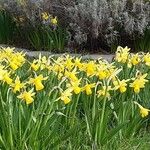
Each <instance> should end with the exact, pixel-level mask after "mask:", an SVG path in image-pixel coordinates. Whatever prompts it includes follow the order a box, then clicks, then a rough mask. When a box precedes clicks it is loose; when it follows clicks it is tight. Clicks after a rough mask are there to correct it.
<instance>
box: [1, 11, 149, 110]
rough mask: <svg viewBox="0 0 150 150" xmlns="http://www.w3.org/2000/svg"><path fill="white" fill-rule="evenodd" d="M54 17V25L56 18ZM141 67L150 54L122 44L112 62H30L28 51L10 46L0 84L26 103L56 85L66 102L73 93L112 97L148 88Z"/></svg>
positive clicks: (45, 59)
mask: <svg viewBox="0 0 150 150" xmlns="http://www.w3.org/2000/svg"><path fill="white" fill-rule="evenodd" d="M42 18H43V19H44V20H48V19H49V18H50V15H49V14H48V13H43V14H42ZM53 19H54V20H53V23H54V24H55V23H56V18H53ZM116 62H117V63H116ZM119 64H120V66H119ZM122 64H126V66H127V67H129V66H130V67H129V68H127V70H128V75H125V73H124V70H123V67H122ZM140 66H142V67H149V66H150V54H149V53H147V54H144V53H142V54H139V53H137V54H131V53H130V48H128V47H125V48H122V47H121V46H119V47H118V48H117V51H116V56H115V62H112V63H110V62H107V61H106V60H103V59H99V60H89V61H88V60H83V59H82V58H81V57H80V58H77V57H72V56H70V55H62V56H61V57H58V58H53V57H45V56H41V55H39V58H37V59H34V60H32V61H28V60H26V57H25V53H23V52H16V51H15V48H10V47H8V48H1V49H0V84H7V86H8V87H10V89H11V90H12V92H13V93H14V94H15V95H16V96H17V97H18V99H21V100H23V101H24V102H26V104H32V103H33V102H34V100H35V97H36V95H37V93H42V92H45V91H46V94H47V95H48V94H49V92H47V91H51V90H52V89H53V88H54V89H55V88H56V87H57V88H58V89H59V94H58V95H59V97H57V98H58V99H60V100H61V101H60V102H63V103H64V104H69V103H71V102H72V101H73V100H74V99H73V97H74V95H78V96H80V95H85V96H87V97H88V96H95V95H96V96H97V97H98V98H99V97H101V98H104V97H105V98H107V99H109V100H110V99H111V97H112V96H113V94H114V93H119V94H123V93H126V92H127V91H130V92H133V94H134V93H136V94H139V93H140V92H141V89H144V88H145V85H146V83H148V82H149V80H148V76H149V75H148V73H146V72H144V70H141V71H139V68H140ZM130 69H131V70H130ZM64 79H65V80H64ZM62 81H63V83H61V82H62ZM60 83H61V84H60ZM55 92H56V91H55V90H54V93H55ZM138 106H140V105H138ZM140 108H141V107H140Z"/></svg>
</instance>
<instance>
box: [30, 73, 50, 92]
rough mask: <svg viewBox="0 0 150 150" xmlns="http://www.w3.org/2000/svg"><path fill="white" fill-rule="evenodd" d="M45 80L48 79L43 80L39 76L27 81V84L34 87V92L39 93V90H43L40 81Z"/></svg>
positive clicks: (41, 76)
mask: <svg viewBox="0 0 150 150" xmlns="http://www.w3.org/2000/svg"><path fill="white" fill-rule="evenodd" d="M47 79H48V77H45V78H44V77H43V75H39V76H37V77H35V78H31V79H30V80H29V83H31V84H34V85H35V88H36V91H40V90H42V89H44V85H43V84H42V81H43V80H47Z"/></svg>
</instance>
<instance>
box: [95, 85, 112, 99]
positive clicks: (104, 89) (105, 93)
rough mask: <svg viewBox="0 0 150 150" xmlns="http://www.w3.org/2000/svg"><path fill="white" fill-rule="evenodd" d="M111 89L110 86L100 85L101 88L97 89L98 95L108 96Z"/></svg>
mask: <svg viewBox="0 0 150 150" xmlns="http://www.w3.org/2000/svg"><path fill="white" fill-rule="evenodd" d="M110 90H112V88H111V86H102V89H101V90H98V91H97V94H98V97H100V96H106V97H107V98H109V97H110V93H109V91H110Z"/></svg>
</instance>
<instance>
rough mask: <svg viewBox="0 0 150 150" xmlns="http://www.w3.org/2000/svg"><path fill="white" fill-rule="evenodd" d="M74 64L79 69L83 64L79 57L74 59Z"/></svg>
mask: <svg viewBox="0 0 150 150" xmlns="http://www.w3.org/2000/svg"><path fill="white" fill-rule="evenodd" d="M74 64H75V66H76V67H78V68H79V69H81V68H82V67H83V64H82V63H81V58H76V59H75V60H74Z"/></svg>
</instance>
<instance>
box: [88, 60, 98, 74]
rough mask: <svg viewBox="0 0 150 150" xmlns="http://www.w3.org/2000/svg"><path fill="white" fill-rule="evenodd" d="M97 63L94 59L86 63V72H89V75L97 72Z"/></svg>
mask: <svg viewBox="0 0 150 150" xmlns="http://www.w3.org/2000/svg"><path fill="white" fill-rule="evenodd" d="M96 68H97V66H96V63H95V62H94V61H90V62H88V63H87V64H85V72H86V73H87V76H93V75H95V74H96V71H97V70H96Z"/></svg>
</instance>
